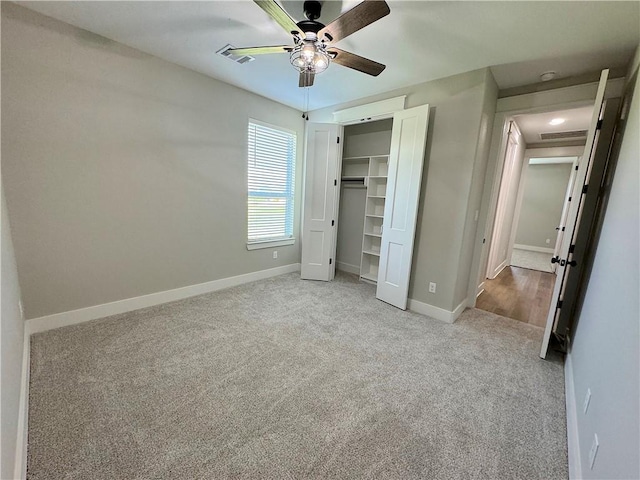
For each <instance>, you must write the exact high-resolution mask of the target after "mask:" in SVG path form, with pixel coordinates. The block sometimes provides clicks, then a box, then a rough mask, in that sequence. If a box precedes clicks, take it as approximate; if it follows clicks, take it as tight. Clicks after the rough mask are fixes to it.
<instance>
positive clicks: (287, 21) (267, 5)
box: [253, 0, 300, 33]
mask: <svg viewBox="0 0 640 480" xmlns="http://www.w3.org/2000/svg"><path fill="white" fill-rule="evenodd" d="M253 1H254V2H255V3H256V4H257V5H258V6H259V7H260V8H261V9H262V10H264V11H265V12H267V13H268V14H269V16H270V17H271V18H273V19H274V20H275V21H276V22H278V25H280V26H281V27H282V28H284V29H285V30H286V31H287V33H292V32H299V31H300V28H299V27H298V25H297V24H296V21H295V20H294V19H293V18H291V16H290V15H289V14H288V13H287V12H286V11H285V10H284V9H283V8H282V7H281V6H280V5H279V4H277V3H276V1H275V0H253Z"/></svg>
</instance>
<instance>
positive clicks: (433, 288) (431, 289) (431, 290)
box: [429, 282, 436, 293]
mask: <svg viewBox="0 0 640 480" xmlns="http://www.w3.org/2000/svg"><path fill="white" fill-rule="evenodd" d="M429 293H436V284H435V283H434V282H429Z"/></svg>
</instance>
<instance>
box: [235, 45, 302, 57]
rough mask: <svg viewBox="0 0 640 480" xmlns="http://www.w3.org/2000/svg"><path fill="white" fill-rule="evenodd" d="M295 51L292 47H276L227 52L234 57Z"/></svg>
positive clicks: (247, 48)
mask: <svg viewBox="0 0 640 480" xmlns="http://www.w3.org/2000/svg"><path fill="white" fill-rule="evenodd" d="M293 49H294V47H293V46H292V45H274V46H272V47H246V48H230V49H229V50H227V52H229V53H231V54H233V55H262V54H265V53H289V52H290V51H291V50H293Z"/></svg>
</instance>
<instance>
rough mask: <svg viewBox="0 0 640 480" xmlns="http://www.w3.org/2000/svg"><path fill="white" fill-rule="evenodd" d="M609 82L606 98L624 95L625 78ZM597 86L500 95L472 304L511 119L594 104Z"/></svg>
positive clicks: (475, 260) (478, 234) (484, 256)
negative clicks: (514, 95)
mask: <svg viewBox="0 0 640 480" xmlns="http://www.w3.org/2000/svg"><path fill="white" fill-rule="evenodd" d="M609 82H610V84H611V88H607V95H606V97H605V98H611V97H617V96H621V95H622V91H623V89H624V78H616V79H610V80H609ZM597 86H598V82H590V83H588V84H582V85H576V86H573V87H565V88H558V89H554V90H547V91H543V92H536V93H533V94H525V95H519V96H517V97H507V98H503V99H498V104H497V107H496V113H495V117H494V121H493V133H492V135H491V145H490V150H489V158H488V162H487V169H486V171H485V181H484V187H483V194H482V200H481V203H480V213H479V215H478V223H477V225H478V226H477V229H476V238H475V246H474V251H473V260H472V264H471V272H470V275H469V283H468V285H467V298H468V302H469V303H468V306H469V307H470V308H473V307H475V305H476V299H477V297H478V295H480V294H481V293H482V292H483V291H484V281H485V277H483V276H484V274H485V273H486V271H487V265H488V263H487V262H488V250H489V248H488V246H489V240H491V238H492V235H493V224H494V221H495V212H496V204H497V197H498V191H499V188H500V176H501V173H500V172H502V168H503V167H504V155H505V152H506V147H507V144H506V133H507V132H508V130H509V122H510V120H511V119H512V118H513V117H515V116H516V115H525V114H531V113H548V112H554V111H557V110H568V109H572V108H580V107H585V106H589V105H593V104H594V101H595V94H596V90H597ZM533 105H537V106H533ZM502 108H504V110H502Z"/></svg>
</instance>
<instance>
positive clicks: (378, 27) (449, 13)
mask: <svg viewBox="0 0 640 480" xmlns="http://www.w3.org/2000/svg"><path fill="white" fill-rule="evenodd" d="M18 3H19V4H20V5H23V6H25V7H27V8H30V9H32V10H35V11H38V12H40V13H43V14H45V15H48V16H51V17H54V18H57V19H59V20H62V21H64V22H67V23H70V24H72V25H75V26H78V27H81V28H83V29H86V30H89V31H91V32H94V33H97V34H99V35H102V36H104V37H107V38H109V39H111V40H115V41H118V42H121V43H124V44H126V45H129V46H132V47H135V48H137V49H139V50H142V51H143V52H147V53H150V54H153V55H156V56H158V57H160V58H163V59H165V60H168V61H170V62H173V63H176V64H179V65H182V66H184V67H187V68H190V69H193V70H196V71H198V72H201V73H204V74H206V75H209V76H211V77H214V78H217V79H220V80H223V81H225V82H227V83H230V84H233V85H236V86H238V87H241V88H244V89H246V90H249V91H252V92H255V93H257V94H260V95H263V96H265V97H268V98H271V99H273V100H275V101H278V102H281V103H284V104H286V105H290V106H292V107H294V108H298V109H302V107H303V105H304V95H303V89H300V88H298V86H297V83H298V78H297V72H296V71H295V70H294V69H293V67H292V66H291V65H290V64H289V60H288V57H287V55H286V54H279V55H278V54H276V55H261V56H257V57H256V60H255V61H253V62H250V63H247V64H244V65H239V64H236V63H234V62H232V61H230V60H229V59H226V58H223V57H221V56H219V55H216V54H215V52H216V51H217V50H219V49H220V48H222V47H224V46H225V45H226V44H229V43H230V44H232V45H234V46H237V47H244V46H259V45H280V44H289V43H290V41H289V40H290V39H289V37H288V35H287V34H286V32H284V31H283V30H282V29H281V28H280V27H279V26H278V25H277V24H276V23H275V22H274V21H273V20H271V19H270V17H268V16H267V14H266V13H264V12H263V11H262V10H261V9H260V8H259V7H258V6H256V5H255V4H254V3H253V2H252V1H250V0H236V1H214V2H211V1H195V2H187V1H184V2H183V1H174V2H155V1H140V2H129V1H120V2H110V1H91V2H78V1H68V2H37V1H29V2H18ZM358 3H359V1H358V0H342V1H325V4H324V7H323V12H322V13H323V15H322V17H321V18H320V21H322V22H323V23H330V22H331V21H332V20H333V19H334V18H335V17H336V16H338V14H339V12H340V11H346V10H348V9H350V8H352V7H353V6H354V5H356V4H358ZM388 3H389V6H390V8H391V13H390V14H389V15H388V16H387V17H385V18H383V19H381V20H379V21H378V22H376V23H374V24H372V25H370V26H368V27H366V28H364V29H363V30H360V31H359V32H356V33H355V34H353V35H352V36H350V37H348V38H346V39H344V40H342V41H341V42H339V43H338V44H337V46H338V47H340V48H342V49H344V50H348V51H351V52H353V53H357V54H359V55H362V56H364V57H368V58H371V59H372V60H376V61H378V62H381V63H384V64H386V65H387V69H386V70H385V71H384V72H382V74H381V75H380V76H379V77H370V76H368V75H365V74H362V73H359V72H356V71H353V70H351V69H347V68H344V67H342V66H340V65H335V64H334V65H331V66H330V67H329V69H328V70H327V71H326V72H324V73H322V74H320V75H318V76H317V77H316V82H315V85H314V86H313V87H312V88H311V89H310V100H309V103H310V109H311V110H312V109H315V108H320V107H324V106H328V105H334V104H338V103H342V102H346V101H351V100H355V99H358V98H362V97H366V96H369V95H375V94H378V93H382V92H385V91H389V90H393V89H396V88H401V87H405V86H408V85H414V84H417V83H422V82H425V81H428V80H433V79H436V78H442V77H446V76H449V75H454V74H458V73H463V72H467V71H470V70H475V69H478V68H483V67H487V66H495V68H493V69H492V70H493V72H494V75H495V77H496V81H497V82H498V85H499V86H500V87H501V88H508V87H513V86H519V85H526V84H530V83H536V82H538V81H539V75H540V74H541V73H542V72H543V71H546V70H555V71H557V72H558V74H559V77H564V76H570V75H577V74H581V73H587V72H592V71H596V70H600V69H602V68H605V67H610V68H614V67H622V66H626V64H627V63H628V62H629V60H630V59H631V57H632V55H633V52H634V50H635V48H636V47H637V45H638V42H639V37H640V32H639V30H640V29H639V28H638V25H639V24H640V13H639V11H640V8H639V7H640V2H635V1H634V2H606V1H605V2H591V1H587V2H583V1H567V2H563V1H553V2H547V1H534V2H520V1H515V2H502V1H499V2H483V1H478V2H475V1H474V2H465V1H445V2H437V1H396V0H388ZM282 4H283V5H284V6H285V8H286V9H287V11H288V12H289V13H290V14H291V16H292V17H293V18H295V19H296V20H301V19H302V18H303V14H302V1H283V3H282Z"/></svg>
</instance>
